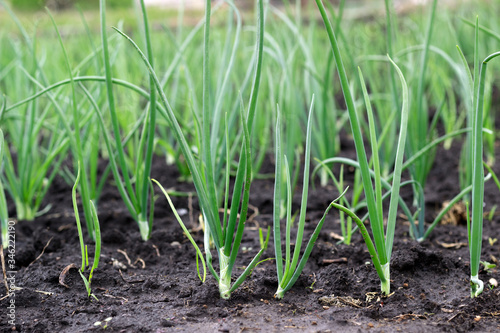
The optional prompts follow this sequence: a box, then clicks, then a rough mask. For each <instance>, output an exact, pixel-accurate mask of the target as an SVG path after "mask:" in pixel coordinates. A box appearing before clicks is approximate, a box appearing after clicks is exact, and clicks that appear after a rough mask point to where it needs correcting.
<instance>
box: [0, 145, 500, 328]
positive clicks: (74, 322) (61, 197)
mask: <svg viewBox="0 0 500 333" xmlns="http://www.w3.org/2000/svg"><path fill="white" fill-rule="evenodd" d="M342 141H343V145H342V146H343V148H347V149H351V150H352V149H353V147H352V144H351V143H350V139H348V138H345V139H343V140H342ZM460 147H461V146H460V144H459V143H458V142H456V143H455V144H454V145H453V146H452V148H451V149H450V150H444V149H442V148H439V150H438V152H437V159H436V163H435V166H434V168H433V170H432V171H431V174H430V176H429V180H428V183H427V184H428V185H427V187H426V206H427V219H426V220H427V221H429V220H430V219H431V218H433V217H434V216H435V214H437V211H438V209H440V208H441V205H442V203H443V201H445V200H447V199H451V198H452V197H453V196H454V195H455V194H456V193H458V192H459V188H458V181H457V178H458V173H457V172H458V171H457V166H458V156H459V153H458V152H459V150H460ZM343 154H345V155H352V154H354V151H349V150H347V151H346V150H343ZM273 169H274V166H273V163H272V161H268V162H267V164H266V165H265V166H264V167H263V169H262V170H261V172H263V173H266V172H268V173H272V172H273ZM495 171H496V172H499V171H500V165H499V164H498V163H497V164H496V166H495ZM152 175H153V177H156V179H158V180H159V181H160V182H161V183H162V184H163V185H164V186H165V188H174V189H175V190H177V191H182V192H191V191H193V186H192V185H191V184H187V183H181V182H178V181H177V178H178V173H177V171H176V170H175V168H165V163H164V161H163V160H162V159H157V160H156V161H155V163H154V168H153V173H152ZM350 177H351V178H352V175H350ZM273 184H274V181H273V180H272V179H268V180H259V179H257V180H255V181H254V182H253V184H252V189H251V198H250V204H251V205H252V206H253V207H255V208H256V209H255V208H254V209H251V210H250V214H253V216H252V217H251V218H250V220H249V221H247V226H246V231H245V235H244V238H243V244H242V251H241V252H243V253H241V255H240V257H241V258H240V259H239V260H238V261H237V265H239V264H240V263H248V262H249V261H250V260H251V258H252V257H253V256H254V255H255V253H256V251H257V250H258V248H259V243H258V239H259V238H258V227H260V228H267V226H268V225H271V224H272V193H273V191H272V189H273ZM297 193H298V191H297ZM157 194H159V193H157ZM337 195H338V193H337V192H336V191H335V190H334V188H333V186H330V185H329V186H327V187H326V188H320V187H318V186H316V189H314V190H311V192H310V195H309V211H308V215H307V221H309V222H308V223H307V224H306V233H311V232H312V231H313V229H314V226H315V223H316V222H317V221H318V219H319V218H321V216H322V214H323V211H324V209H325V208H326V206H327V205H328V203H329V202H330V201H331V200H332V199H333V198H335V197H336V196H337ZM402 196H403V197H404V198H405V199H408V200H411V189H409V188H408V189H404V188H403V193H402ZM496 198H498V189H497V188H496V187H495V185H494V184H493V183H492V182H488V183H487V184H486V190H485V201H486V207H485V212H488V211H490V209H491V207H492V206H493V204H495V202H496V203H497V202H498V200H496ZM296 199H299V198H296ZM296 201H297V202H294V206H295V208H294V210H295V209H296V208H297V206H298V204H299V202H298V200H296ZM45 203H46V204H49V203H50V204H52V209H51V210H50V212H49V213H47V214H46V215H44V216H42V217H39V218H37V219H36V221H34V222H27V221H20V222H18V223H17V224H16V226H15V229H16V250H17V252H16V258H15V259H16V263H17V268H16V269H17V274H16V286H17V287H19V288H21V289H19V290H16V291H15V294H14V295H15V296H14V297H15V304H16V312H15V315H16V327H15V328H13V327H11V326H9V325H8V324H7V321H6V320H5V317H6V309H7V306H8V305H9V303H8V302H9V299H3V300H2V301H1V302H0V308H1V309H2V310H1V313H2V318H3V319H2V321H1V325H2V326H0V327H1V329H2V331H11V330H16V331H22V332H88V331H91V330H97V331H98V330H101V329H103V327H104V326H106V325H107V328H106V330H108V331H114V332H174V331H175V332H177V331H180V332H183V331H184V332H194V331H197V330H198V331H200V332H217V331H220V332H265V331H268V332H274V331H275V332H278V331H280V332H282V331H289V332H316V331H319V332H328V331H339V332H363V331H367V330H370V331H372V332H395V331H403V330H404V331H406V332H430V331H433V332H439V331H444V332H465V331H477V332H498V330H499V329H500V321H499V317H500V309H499V306H498V304H500V289H498V288H493V289H490V288H489V283H487V281H488V280H489V279H490V278H495V279H496V280H500V275H499V274H498V271H497V270H496V269H493V270H491V271H490V272H489V273H488V272H485V271H484V270H481V272H480V276H479V277H480V278H481V279H482V280H483V281H485V284H486V285H487V286H488V287H486V286H485V290H484V292H483V293H482V294H481V295H480V296H479V297H477V298H472V299H471V298H470V287H469V273H470V268H469V264H468V263H469V251H468V247H467V243H466V242H467V229H466V225H465V223H463V224H460V223H459V224H458V225H453V224H448V225H439V226H438V227H436V229H435V230H434V231H433V233H432V234H431V236H430V238H429V239H428V240H426V241H424V242H423V243H421V244H418V243H417V242H415V241H414V240H412V239H411V238H410V237H409V235H408V225H407V224H406V223H405V221H404V218H399V219H398V225H397V228H396V236H395V238H394V240H395V245H394V255H393V258H392V262H391V277H392V282H391V291H392V292H393V293H392V294H391V295H390V296H389V297H381V296H380V280H379V279H378V277H377V274H376V272H375V269H374V267H373V265H372V264H371V263H370V262H369V261H370V256H369V254H368V252H367V251H366V246H365V244H364V242H363V241H362V238H361V236H360V234H359V233H356V234H355V235H354V236H353V244H352V245H350V246H347V245H343V244H336V243H337V240H336V239H335V237H336V236H335V235H334V234H332V233H336V234H339V233H340V226H339V223H338V212H337V211H334V210H332V211H331V212H330V214H329V216H328V217H327V220H326V222H325V225H324V227H323V229H322V231H321V234H320V237H319V239H318V241H317V243H316V246H315V248H314V250H313V252H312V254H311V258H310V260H309V261H308V263H307V266H306V268H305V269H304V272H303V273H302V275H301V277H300V278H299V280H298V281H297V283H296V284H295V286H294V287H293V288H292V289H291V290H290V291H289V292H288V293H287V294H286V295H285V298H284V299H283V300H277V299H274V298H273V294H274V292H275V291H276V288H277V280H276V267H275V261H274V260H267V261H264V262H262V263H260V264H259V265H258V266H257V268H256V269H255V270H254V272H253V273H252V275H251V276H250V277H249V278H248V279H247V280H246V281H245V282H244V283H243V285H242V286H241V287H240V288H238V289H237V290H236V291H235V292H234V293H233V294H232V296H231V299H230V300H223V299H220V297H219V292H218V288H217V285H216V283H215V280H214V279H213V278H212V277H211V276H207V280H206V282H205V283H204V284H202V283H201V282H200V280H199V279H198V277H197V274H196V266H195V260H194V256H195V252H194V250H193V248H192V246H191V244H190V243H189V241H188V240H187V238H186V237H185V236H184V235H183V233H182V230H181V228H180V227H179V226H178V224H177V222H176V221H175V219H174V218H173V215H172V213H171V211H170V209H169V208H168V206H167V203H166V201H165V199H164V197H162V196H159V197H158V199H157V201H156V205H155V207H156V208H155V222H154V226H153V232H152V236H151V239H150V240H149V241H147V242H144V241H142V240H141V237H140V235H139V232H138V228H137V225H136V223H135V222H134V221H132V220H131V219H130V218H129V214H128V212H127V211H126V209H125V208H124V207H123V205H122V204H121V199H120V196H119V194H118V193H117V191H116V189H115V187H113V186H112V185H111V184H108V186H107V187H106V189H105V191H104V193H103V195H102V199H101V201H100V203H99V212H100V215H99V216H100V221H101V228H102V232H103V234H102V240H103V247H102V256H101V262H100V265H99V268H98V269H97V270H96V271H95V274H94V278H93V281H92V285H93V293H94V294H95V296H96V297H97V298H98V299H99V301H96V300H95V299H93V298H88V297H87V296H86V292H85V288H84V285H83V282H82V280H81V278H80V276H79V273H78V271H77V270H76V269H70V270H69V271H68V272H67V274H65V277H64V281H63V282H64V283H65V284H66V285H67V287H65V286H63V285H62V284H61V281H60V279H61V273H62V272H63V270H64V269H65V268H66V267H68V265H70V264H72V263H74V264H76V265H78V264H79V262H80V261H81V254H80V248H79V241H78V235H77V232H76V224H75V219H74V214H73V211H72V209H71V207H72V205H71V187H70V186H68V185H67V184H66V183H64V182H63V181H62V180H60V179H57V180H56V181H55V183H54V185H53V186H52V187H51V190H50V192H49V193H48V196H47V198H46V199H45ZM174 204H175V205H176V207H177V209H179V210H180V211H181V213H183V216H182V218H183V220H184V222H185V223H186V225H187V227H188V228H190V229H194V231H193V235H194V236H195V239H196V241H197V242H198V243H199V244H202V243H203V232H202V231H201V230H200V229H199V224H198V222H197V219H198V215H199V211H198V205H197V199H196V197H193V198H192V201H191V199H190V198H189V197H176V198H174ZM456 217H457V220H458V221H459V222H460V221H461V219H460V216H458V215H457V216H456ZM462 222H463V221H462ZM196 228H198V229H196ZM196 230H198V231H196ZM483 235H484V236H483V253H482V260H486V261H489V262H492V261H495V260H496V259H498V258H500V242H498V241H496V242H495V241H494V240H495V239H500V218H499V217H498V216H497V215H496V214H495V215H494V217H493V219H492V220H491V221H489V220H487V219H485V221H484V232H483ZM490 239H491V240H490ZM270 242H272V237H271V240H270ZM491 243H493V244H491ZM91 248H92V246H91ZM273 255H274V253H273V249H272V246H270V247H269V248H268V250H267V251H266V252H265V253H264V255H263V257H262V258H263V259H265V258H270V257H273ZM238 270H240V268H239V267H238ZM1 294H2V296H3V295H5V290H2V292H1ZM2 296H0V297H2ZM107 318H111V319H110V320H109V321H108V322H105V319H107ZM98 322H101V324H100V326H99V323H98ZM96 323H97V324H96Z"/></svg>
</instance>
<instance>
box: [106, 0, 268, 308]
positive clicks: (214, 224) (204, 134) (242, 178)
mask: <svg viewBox="0 0 500 333" xmlns="http://www.w3.org/2000/svg"><path fill="white" fill-rule="evenodd" d="M258 8H259V10H258V12H259V20H258V22H259V23H258V29H257V43H256V53H255V56H256V59H255V70H254V79H253V86H252V90H251V94H250V103H249V107H248V111H247V112H245V111H244V109H243V103H242V102H240V107H241V111H240V122H241V129H242V130H241V133H242V137H243V139H242V143H241V146H240V155H239V161H238V168H237V170H236V177H235V182H234V187H233V192H232V200H231V205H230V206H229V207H230V210H229V211H230V213H229V214H228V213H227V210H226V209H224V213H223V218H222V221H221V218H220V216H219V205H218V202H219V201H218V199H217V191H216V185H215V181H214V167H215V166H214V159H213V158H212V149H214V147H211V145H210V129H211V121H212V117H211V114H212V113H211V110H210V109H209V89H210V88H209V80H208V79H209V61H208V57H209V52H208V51H209V38H210V13H211V1H208V0H207V2H206V7H205V32H204V36H205V37H204V61H203V110H202V112H203V114H202V117H201V118H202V119H201V121H200V124H201V126H200V138H201V148H202V151H201V152H200V159H199V161H198V162H197V161H196V160H195V158H194V156H193V152H192V151H191V147H190V146H189V145H188V143H187V141H186V138H185V136H184V133H183V131H182V130H181V128H180V126H179V123H178V121H177V119H176V116H175V114H174V112H173V109H172V107H171V106H170V103H169V102H168V99H167V97H166V95H165V93H164V91H163V90H162V86H161V83H160V81H159V80H158V77H157V75H156V73H155V71H154V69H153V67H152V65H151V63H150V62H149V61H148V58H147V57H146V55H144V53H143V52H142V51H141V50H140V48H139V47H138V46H137V44H135V42H134V41H133V40H132V39H131V38H130V37H128V36H127V35H126V34H125V33H123V32H122V31H120V30H118V29H116V28H115V30H116V31H117V32H118V33H119V34H121V35H122V36H123V37H125V38H126V39H127V40H128V41H129V42H130V43H131V44H132V45H133V47H134V48H135V49H136V50H137V51H138V53H139V54H140V56H141V58H142V60H143V62H144V64H145V65H146V67H147V68H148V71H149V74H150V75H151V77H152V78H153V80H154V84H155V87H156V89H157V91H158V94H159V97H160V98H161V101H162V103H163V105H164V107H165V109H166V111H167V116H168V121H169V125H170V128H171V130H172V131H173V134H174V136H175V138H176V141H177V142H178V144H179V146H180V149H181V151H182V153H183V155H184V158H185V159H186V162H187V164H188V167H189V169H190V171H191V174H192V177H193V183H194V185H195V188H196V192H197V194H198V200H199V204H200V208H201V211H202V213H203V218H204V222H205V252H206V264H207V266H208V268H209V271H210V273H211V274H212V275H213V276H214V277H215V279H216V280H217V281H218V283H219V291H220V295H221V297H222V298H225V299H227V298H229V297H230V295H231V293H232V292H233V291H234V290H236V288H238V287H239V286H240V285H241V283H243V281H244V280H245V279H246V278H247V277H248V276H249V275H250V274H251V272H252V270H253V269H254V267H255V266H256V265H257V264H258V262H259V259H260V256H261V255H262V253H263V252H264V250H265V249H266V247H267V243H268V241H269V233H268V236H267V237H266V240H265V241H264V242H263V244H262V248H261V250H260V251H259V252H258V253H257V255H256V256H255V258H254V259H253V260H252V261H251V262H250V264H248V265H247V267H246V268H245V270H244V271H243V273H242V274H241V275H240V277H239V278H238V279H237V280H236V281H235V282H234V283H232V281H231V278H232V272H233V268H234V265H235V262H236V257H237V254H238V252H239V248H240V245H241V241H242V238H243V231H244V227H245V222H246V218H247V213H248V200H249V193H250V185H251V180H252V154H251V149H250V138H251V131H252V129H253V120H254V117H255V111H256V105H257V96H258V93H259V87H260V77H261V72H262V56H263V36H264V4H263V1H258ZM240 100H241V98H240ZM227 131H228V129H227V123H226V126H225V133H226V138H227ZM226 151H227V148H226ZM230 163H231V161H229V160H226V171H225V172H226V184H228V183H229V181H228V177H229V167H230ZM228 196H229V193H228V190H227V187H226V196H225V200H224V207H225V208H227V207H228V206H227V205H228V199H229V198H228ZM238 213H239V217H238ZM211 242H212V243H213V245H214V246H215V251H216V252H217V255H218V259H219V271H220V275H219V274H217V273H216V271H215V269H214V268H213V265H212V254H211V250H210V243H211Z"/></svg>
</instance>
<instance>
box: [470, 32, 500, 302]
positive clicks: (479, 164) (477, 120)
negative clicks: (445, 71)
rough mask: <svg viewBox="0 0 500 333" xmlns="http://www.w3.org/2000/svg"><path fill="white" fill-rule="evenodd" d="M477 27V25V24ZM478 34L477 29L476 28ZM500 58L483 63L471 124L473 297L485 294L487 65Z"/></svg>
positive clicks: (471, 267) (496, 54)
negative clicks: (481, 266)
mask: <svg viewBox="0 0 500 333" xmlns="http://www.w3.org/2000/svg"><path fill="white" fill-rule="evenodd" d="M476 27H477V25H476ZM476 31H477V29H476ZM498 56H500V52H496V53H493V54H490V55H489V56H488V57H486V58H485V59H484V60H483V62H482V63H481V67H480V70H479V77H478V80H477V84H476V85H475V86H476V87H477V90H476V92H475V98H474V100H475V102H476V103H475V105H476V109H475V114H474V120H473V124H472V126H473V127H472V147H473V150H472V152H473V154H472V163H473V173H472V212H471V213H472V217H471V223H470V232H469V235H468V238H469V250H470V273H471V276H470V284H471V297H477V296H478V295H479V294H481V293H482V292H483V287H484V284H483V282H482V281H481V280H480V279H479V277H478V273H479V263H480V261H481V260H480V259H481V246H482V240H483V199H484V168H483V107H484V89H485V82H486V68H487V65H488V63H489V62H490V61H491V60H492V59H494V58H496V57H498Z"/></svg>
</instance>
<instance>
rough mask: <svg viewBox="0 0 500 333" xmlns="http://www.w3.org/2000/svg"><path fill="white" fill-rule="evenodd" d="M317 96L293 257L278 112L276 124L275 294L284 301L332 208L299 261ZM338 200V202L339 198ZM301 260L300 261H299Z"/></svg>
mask: <svg viewBox="0 0 500 333" xmlns="http://www.w3.org/2000/svg"><path fill="white" fill-rule="evenodd" d="M313 106H314V95H313V100H312V101H311V107H310V110H309V118H308V122H307V131H306V147H305V161H304V180H303V182H302V201H301V205H300V214H299V220H298V223H297V238H296V240H295V243H294V244H295V246H294V249H293V256H292V253H291V237H290V234H291V228H292V193H293V191H292V186H291V180H290V171H289V168H288V163H287V160H286V155H285V156H283V152H282V150H281V147H282V142H281V132H282V128H281V122H280V116H279V110H278V115H277V121H276V133H275V135H276V139H275V151H276V152H275V154H276V172H275V183H274V207H273V231H274V251H275V254H276V271H277V275H278V289H277V291H276V293H275V295H274V296H275V297H276V298H278V299H281V298H283V296H284V295H285V292H286V291H288V290H289V289H290V288H292V287H293V285H294V284H295V282H296V281H297V279H298V278H299V276H300V274H301V273H302V270H303V269H304V267H305V265H306V263H307V260H308V259H309V256H310V254H311V251H312V249H313V247H314V243H315V242H316V240H317V238H318V236H319V233H320V232H321V229H322V227H323V224H324V222H325V218H326V215H327V214H328V212H329V211H330V209H331V207H332V205H329V206H328V208H327V209H326V211H325V213H324V215H323V217H322V218H321V220H320V221H319V222H318V224H317V225H316V228H315V229H314V232H313V234H312V235H311V238H310V240H309V242H308V243H307V246H306V248H305V250H304V253H303V255H302V258H300V251H301V249H302V242H303V238H304V227H305V223H306V211H307V195H308V193H309V166H310V159H311V157H310V152H311V127H312V120H311V119H312V114H313V109H314V107H313ZM283 169H284V171H285V178H286V195H287V200H286V203H287V205H286V231H285V235H286V237H285V239H286V240H285V258H283V250H282V243H281V238H282V236H281V202H282V201H283V200H282V198H281V197H282V194H283V191H282V190H281V186H282V184H281V182H282V181H281V180H282V173H283ZM337 200H338V199H337ZM299 258H300V261H299Z"/></svg>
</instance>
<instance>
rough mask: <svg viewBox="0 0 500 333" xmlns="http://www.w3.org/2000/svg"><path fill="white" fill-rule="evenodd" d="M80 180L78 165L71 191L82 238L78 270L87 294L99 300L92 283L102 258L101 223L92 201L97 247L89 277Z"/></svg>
mask: <svg viewBox="0 0 500 333" xmlns="http://www.w3.org/2000/svg"><path fill="white" fill-rule="evenodd" d="M79 181H80V167H78V173H77V176H76V181H75V185H74V186H73V190H72V192H71V196H72V199H73V209H74V211H75V220H76V226H77V229H78V238H79V239H80V250H81V253H82V265H81V267H80V269H79V270H78V272H79V273H80V276H81V277H82V280H83V283H84V285H85V289H86V290H87V296H88V297H91V296H92V297H93V298H95V299H96V300H98V299H97V297H96V296H95V295H94V294H93V293H92V288H91V283H92V277H93V276H94V270H95V269H96V268H97V267H98V266H99V259H100V258H101V228H100V225H99V218H98V217H97V210H96V208H95V206H94V203H93V202H92V201H91V202H90V209H91V213H92V221H93V224H94V225H93V230H94V234H95V249H94V260H93V262H92V267H91V269H90V272H89V276H88V278H87V277H86V276H85V275H84V273H85V270H86V269H87V267H89V255H88V249H87V245H85V242H84V237H83V232H82V226H81V223H80V214H79V213H78V203H77V199H76V192H77V187H78V183H79Z"/></svg>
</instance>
